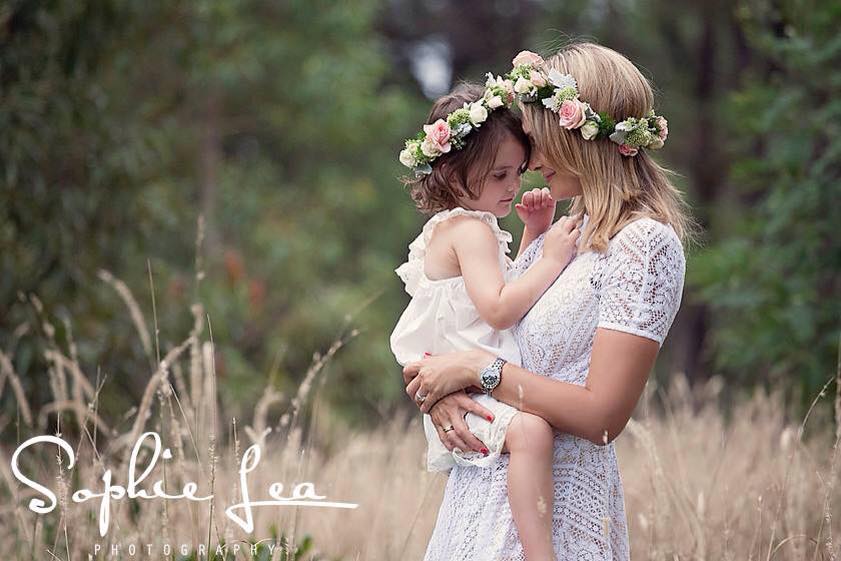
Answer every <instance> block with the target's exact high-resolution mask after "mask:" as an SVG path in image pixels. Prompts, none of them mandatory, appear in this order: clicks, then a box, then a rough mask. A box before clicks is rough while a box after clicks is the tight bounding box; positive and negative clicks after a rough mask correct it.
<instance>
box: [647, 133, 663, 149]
mask: <svg viewBox="0 0 841 561" xmlns="http://www.w3.org/2000/svg"><path fill="white" fill-rule="evenodd" d="M663 144H664V142H663V141H662V140H661V139H660V137H659V136H655V137H654V140H652V141H651V144H649V145H648V147H649V148H651V149H652V150H659V149H660V148H662V147H663Z"/></svg>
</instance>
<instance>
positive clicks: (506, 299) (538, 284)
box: [452, 217, 580, 329]
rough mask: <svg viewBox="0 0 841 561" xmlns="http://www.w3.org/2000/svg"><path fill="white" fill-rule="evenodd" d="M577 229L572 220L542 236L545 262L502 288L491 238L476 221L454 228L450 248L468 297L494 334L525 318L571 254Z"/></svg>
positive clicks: (566, 219) (565, 219)
mask: <svg viewBox="0 0 841 561" xmlns="http://www.w3.org/2000/svg"><path fill="white" fill-rule="evenodd" d="M577 225H578V221H577V219H576V218H570V217H563V218H561V219H560V220H559V221H558V222H557V223H556V224H555V225H554V226H553V227H552V228H551V230H550V231H549V232H547V234H546V236H547V238H546V241H545V245H544V250H543V256H542V257H541V258H540V259H539V260H538V261H537V263H535V264H534V265H533V266H532V267H531V268H529V270H528V271H526V272H525V273H524V274H523V275H521V276H520V277H519V278H518V279H516V280H514V281H512V282H509V283H506V282H505V280H504V279H503V276H502V271H501V270H500V268H499V244H498V242H497V240H496V237H495V236H494V234H493V232H491V230H490V229H489V228H488V226H487V225H486V224H484V223H482V222H479V221H476V220H464V221H462V223H461V224H458V226H457V228H456V229H455V230H454V231H453V235H454V237H453V242H452V245H453V249H454V250H455V253H456V257H457V258H458V263H459V268H460V269H461V275H462V277H463V278H464V284H465V287H466V288H467V295H468V296H469V297H470V299H471V300H472V301H473V304H474V305H475V306H476V310H477V311H478V312H479V316H480V317H481V318H482V319H483V320H484V321H485V322H487V323H488V324H489V325H490V326H491V327H493V328H494V329H508V328H509V327H511V326H513V325H514V324H515V323H517V322H518V321H519V320H520V318H522V317H523V316H524V315H526V312H528V310H529V309H530V308H531V307H532V306H533V305H534V303H535V302H537V300H538V298H540V296H541V295H543V293H544V292H545V291H546V289H547V288H549V286H550V285H551V284H552V283H553V282H555V279H557V278H558V275H560V274H561V271H563V269H564V267H566V265H567V263H569V260H570V259H571V258H572V256H573V254H574V253H575V242H576V241H577V239H578V235H579V234H580V232H579V230H578V229H577Z"/></svg>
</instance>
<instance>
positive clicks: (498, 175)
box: [494, 171, 508, 180]
mask: <svg viewBox="0 0 841 561" xmlns="http://www.w3.org/2000/svg"><path fill="white" fill-rule="evenodd" d="M506 177H508V172H507V171H501V172H498V173H495V174H494V178H496V179H499V180H502V179H505V178H506Z"/></svg>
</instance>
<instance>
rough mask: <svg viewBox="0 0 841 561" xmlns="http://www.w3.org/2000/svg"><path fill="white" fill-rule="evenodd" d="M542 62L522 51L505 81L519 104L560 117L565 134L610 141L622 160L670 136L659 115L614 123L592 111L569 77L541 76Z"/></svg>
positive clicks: (659, 144) (654, 147)
mask: <svg viewBox="0 0 841 561" xmlns="http://www.w3.org/2000/svg"><path fill="white" fill-rule="evenodd" d="M543 63H544V60H543V58H542V57H541V56H540V55H538V54H536V53H533V52H531V51H521V52H520V53H519V54H518V55H517V56H516V57H514V60H513V61H512V64H513V65H514V69H513V70H511V72H509V73H508V75H507V76H506V78H507V79H508V80H509V81H511V82H513V83H514V92H515V93H516V94H517V97H518V98H519V99H520V101H522V102H524V103H534V102H536V101H538V100H540V101H541V102H542V103H543V106H544V107H546V108H547V109H549V110H550V111H552V112H553V113H557V114H558V115H559V116H560V121H559V122H560V125H561V126H562V127H564V128H565V129H567V130H576V129H577V130H579V131H581V138H583V139H584V140H596V139H600V138H609V139H610V140H612V141H613V142H615V143H616V144H618V145H619V153H620V154H622V155H623V156H636V155H637V152H639V149H640V148H649V149H652V150H659V149H660V148H662V147H663V143H664V142H665V141H666V137H667V136H668V135H669V123H668V121H666V119H665V117H663V116H662V115H655V114H654V111H653V110H651V111H649V113H648V115H646V116H645V117H642V118H639V119H637V118H635V117H629V118H628V119H625V120H624V121H620V122H619V123H617V122H616V121H615V120H614V119H612V118H611V117H610V116H609V115H607V114H606V113H601V112H596V111H594V110H593V109H592V108H591V107H590V104H589V103H586V102H584V101H581V100H580V99H579V98H578V84H577V83H576V81H575V78H573V77H572V76H570V75H569V74H561V73H560V72H558V71H557V70H555V69H552V70H550V71H549V73H548V74H544V73H543V72H542V71H541V70H538V69H537V66H539V65H542V64H543Z"/></svg>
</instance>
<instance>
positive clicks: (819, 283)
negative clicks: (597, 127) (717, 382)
mask: <svg viewBox="0 0 841 561" xmlns="http://www.w3.org/2000/svg"><path fill="white" fill-rule="evenodd" d="M810 5H811V7H810V8H809V9H802V7H801V5H800V3H798V2H767V1H764V0H750V1H746V2H742V3H740V5H739V7H738V9H737V12H736V13H737V15H738V17H739V19H740V21H741V23H742V25H743V27H744V29H745V32H746V36H747V38H748V40H749V45H750V48H751V49H752V51H753V53H754V55H753V56H754V57H755V59H756V61H755V63H754V64H752V65H751V66H750V67H749V68H747V69H746V72H747V74H746V75H745V76H743V86H742V87H741V88H740V89H739V90H738V91H736V92H734V93H733V95H732V96H730V98H729V100H728V104H727V105H726V106H725V107H724V110H725V112H726V113H725V115H726V118H725V123H726V125H727V133H726V136H725V138H723V139H722V140H723V141H725V142H727V144H728V146H729V149H730V151H731V153H734V154H739V155H741V157H739V158H737V159H735V160H734V161H733V164H732V167H731V172H730V176H731V181H730V183H731V186H732V187H731V190H730V192H728V193H726V194H724V195H723V196H722V197H721V198H720V199H719V201H718V204H717V205H716V207H715V214H714V217H713V220H712V223H713V226H714V228H715V231H716V232H717V236H716V237H717V240H718V241H716V242H714V243H713V244H711V246H710V247H709V249H708V250H707V251H705V252H702V253H701V254H700V255H699V256H698V257H697V259H696V262H695V269H696V273H695V276H694V279H695V281H696V285H697V286H698V287H700V288H701V292H700V296H701V297H702V298H703V299H705V300H706V301H707V302H708V303H709V305H710V306H711V307H712V309H713V310H714V312H715V314H714V321H713V322H712V325H711V329H710V339H711V343H712V345H713V356H714V357H715V359H716V367H717V370H718V371H719V372H722V373H726V374H729V375H732V377H733V378H734V379H739V380H741V381H743V382H751V383H756V382H761V383H762V382H764V383H768V384H775V385H777V387H789V388H796V389H799V390H800V395H801V397H802V399H803V400H804V401H808V400H811V398H812V397H813V396H814V394H815V393H816V392H817V390H818V389H820V387H821V386H823V384H824V383H825V382H826V381H827V379H828V378H830V377H832V376H833V375H834V374H835V371H836V365H837V362H836V361H837V360H838V352H839V343H840V342H841V341H839V335H841V331H839V329H840V328H841V325H839V321H841V236H839V234H838V232H839V224H841V100H839V99H838V98H837V93H838V92H839V91H841V78H839V75H838V73H837V72H836V71H835V69H836V68H838V65H839V63H841V36H839V35H838V33H837V31H838V24H839V20H841V8H839V6H838V4H837V3H833V2H812V3H810Z"/></svg>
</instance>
